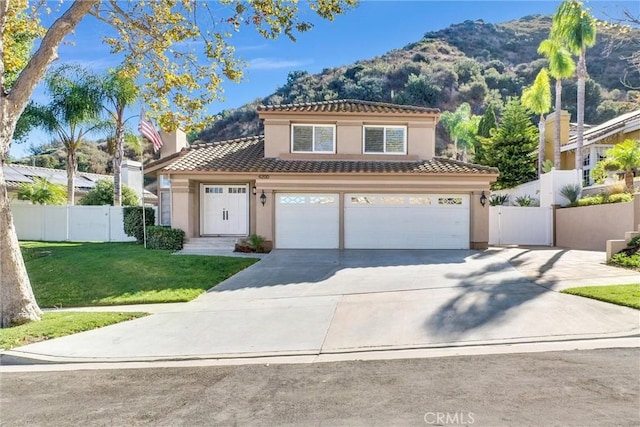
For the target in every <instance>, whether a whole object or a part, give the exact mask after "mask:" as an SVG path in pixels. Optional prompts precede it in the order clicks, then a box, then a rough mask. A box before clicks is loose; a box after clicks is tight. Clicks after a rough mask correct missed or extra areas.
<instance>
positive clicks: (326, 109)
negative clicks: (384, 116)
mask: <svg viewBox="0 0 640 427" xmlns="http://www.w3.org/2000/svg"><path fill="white" fill-rule="evenodd" d="M258 111H260V112H264V111H277V112H287V113H290V112H302V113H368V114H371V113H377V114H380V113H392V114H397V113H405V114H407V113H411V114H415V113H422V114H438V113H440V110H439V109H437V108H426V107H415V106H411V105H399V104H389V103H386V102H370V101H360V100H356V99H340V100H334V101H321V102H304V103H300V104H280V105H260V106H259V107H258Z"/></svg>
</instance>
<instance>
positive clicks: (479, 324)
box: [5, 249, 640, 361]
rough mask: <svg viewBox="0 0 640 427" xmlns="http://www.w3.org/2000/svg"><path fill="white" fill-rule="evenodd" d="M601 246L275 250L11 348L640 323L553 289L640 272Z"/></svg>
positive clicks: (632, 330) (621, 331) (213, 347)
mask: <svg viewBox="0 0 640 427" xmlns="http://www.w3.org/2000/svg"><path fill="white" fill-rule="evenodd" d="M594 254H595V255H594ZM581 255H582V256H581ZM585 257H586V258H589V257H591V259H589V262H584V263H582V264H580V263H579V265H576V262H578V260H580V259H585ZM598 257H602V258H603V254H601V253H591V252H581V251H562V250H548V249H542V250H535V249H533V250H531V249H493V250H488V251H416V250H410V251H384V250H349V251H334V250H304V251H302V250H277V251H274V252H272V253H271V254H270V255H269V256H267V257H265V258H264V259H263V260H262V261H260V262H259V263H257V264H255V265H253V266H251V267H250V268H248V269H246V270H244V271H242V272H240V273H239V274H237V275H235V276H234V277H232V278H230V279H229V280H227V281H225V282H223V283H221V284H220V285H218V286H217V287H216V288H214V289H212V290H210V291H209V292H207V293H206V294H203V295H202V296H201V297H199V298H198V299H196V300H195V301H193V302H191V303H188V304H178V305H176V306H175V309H171V308H170V309H168V310H165V311H163V312H161V313H157V314H153V315H151V316H148V317H146V318H142V319H138V320H134V321H129V322H125V323H121V324H117V325H113V326H109V327H106V328H102V329H98V330H94V331H88V332H84V333H80V334H76V335H72V336H68V337H63V338H59V339H55V340H51V341H47V342H41V343H36V344H32V345H28V346H24V347H21V348H18V349H15V350H14V351H12V352H10V354H11V355H13V356H22V357H41V356H44V357H52V358H54V360H65V361H74V360H77V361H118V360H127V361H134V360H162V359H167V360H168V359H185V358H186V359H188V358H220V357H239V356H258V355H263V356H264V355H318V354H339V353H349V352H354V351H367V350H389V349H415V348H432V347H445V346H468V345H478V344H493V343H523V342H540V341H562V340H569V339H585V338H598V337H617V336H631V335H634V334H637V333H638V332H640V315H639V312H638V311H636V310H632V309H629V308H625V307H619V306H616V305H612V304H607V303H602V302H599V301H594V300H590V299H586V298H581V297H576V296H571V295H565V294H560V293H558V292H556V291H554V289H556V288H561V287H565V286H567V284H568V283H571V284H574V285H576V284H597V283H611V281H615V282H616V283H623V282H633V281H635V282H640V275H638V274H637V273H635V272H627V271H626V270H620V269H616V268H612V267H607V266H605V265H601V264H599V263H598V262H594V261H596V259H597V258H598ZM601 262H602V260H601V261H600V263H601ZM514 265H515V266H517V268H516V267H514ZM572 265H574V267H572ZM519 269H520V271H519ZM565 279H566V280H565ZM589 282H591V283H589ZM5 360H6V358H5Z"/></svg>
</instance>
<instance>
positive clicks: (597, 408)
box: [0, 348, 640, 426]
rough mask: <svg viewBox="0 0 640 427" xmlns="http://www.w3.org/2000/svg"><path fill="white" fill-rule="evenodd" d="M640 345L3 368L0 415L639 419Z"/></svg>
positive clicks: (38, 420) (27, 418)
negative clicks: (297, 360) (302, 360)
mask: <svg viewBox="0 0 640 427" xmlns="http://www.w3.org/2000/svg"><path fill="white" fill-rule="evenodd" d="M639 356H640V350H639V349H637V348H634V349H606V350H589V351H565V352H549V353H531V354H509V355H485V356H473V357H469V356H462V357H446V358H429V359H406V360H381V361H354V362H336V363H313V364H298V365H285V364H279V365H273V364H271V365H270V364H262V365H245V366H214V367H211V366H209V367H193V366H191V367H172V368H147V369H112V370H105V369H102V370H75V371H62V372H13V373H8V372H3V373H2V375H1V382H0V387H1V389H0V392H1V397H0V420H1V424H2V425H3V426H67V425H69V426H80V425H82V426H107V425H108V426H133V425H154V426H155V425H157V426H180V425H186V426H209V425H223V426H226V425H243V426H244V425H259V426H263V425H264V426H272V425H278V426H287V425H296V426H308V425H318V426H324V425H326V426H336V425H349V426H358V425H367V426H370V425H385V426H389V425H393V426H396V425H397V426H404V425H407V426H420V425H423V426H424V425H474V426H512V425H513V426H515V425H517V426H540V425H545V426H603V425H606V426H637V425H640V412H639V411H640V410H639V408H640V367H639V364H638V360H639Z"/></svg>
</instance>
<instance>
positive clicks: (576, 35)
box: [551, 0, 596, 169]
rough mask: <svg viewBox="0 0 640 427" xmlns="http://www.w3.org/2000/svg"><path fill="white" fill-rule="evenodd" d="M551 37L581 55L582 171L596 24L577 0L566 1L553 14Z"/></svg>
mask: <svg viewBox="0 0 640 427" xmlns="http://www.w3.org/2000/svg"><path fill="white" fill-rule="evenodd" d="M551 38H553V39H555V40H558V41H559V42H560V43H561V44H563V45H564V46H566V47H567V49H569V51H571V52H572V53H574V54H576V55H578V69H577V75H578V117H577V119H578V129H577V134H576V169H582V167H583V164H582V141H583V135H584V97H585V89H584V85H585V81H586V79H587V77H588V75H587V63H586V52H587V48H589V47H591V46H593V45H594V44H595V43H596V21H595V19H594V18H593V17H592V16H591V15H590V14H589V12H588V11H587V10H585V9H584V8H583V4H582V3H581V2H579V1H577V0H565V1H564V2H562V4H560V6H559V7H558V10H557V11H556V13H555V14H554V15H553V23H552V26H551Z"/></svg>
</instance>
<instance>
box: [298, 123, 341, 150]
mask: <svg viewBox="0 0 640 427" xmlns="http://www.w3.org/2000/svg"><path fill="white" fill-rule="evenodd" d="M335 141H336V127H335V126H334V125H292V127H291V152H293V153H335V149H336V143H335Z"/></svg>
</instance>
